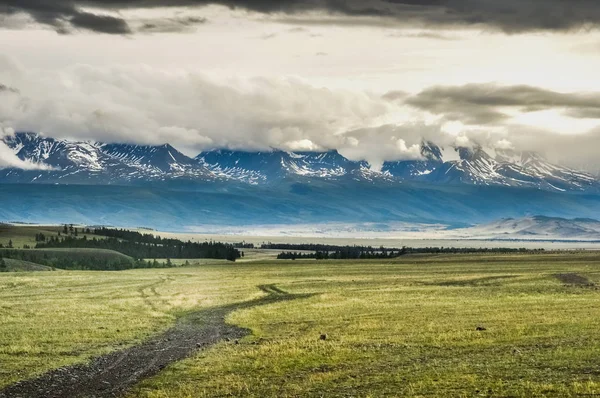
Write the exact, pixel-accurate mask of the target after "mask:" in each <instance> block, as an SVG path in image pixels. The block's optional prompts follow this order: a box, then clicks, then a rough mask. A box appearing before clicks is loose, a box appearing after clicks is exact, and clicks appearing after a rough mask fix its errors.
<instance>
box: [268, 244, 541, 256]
mask: <svg viewBox="0 0 600 398" xmlns="http://www.w3.org/2000/svg"><path fill="white" fill-rule="evenodd" d="M267 246H268V248H270V249H281V248H283V249H288V251H283V252H281V253H280V254H279V255H278V256H277V258H278V259H280V260H296V259H316V260H352V259H354V260H358V259H385V258H396V257H400V256H404V255H406V254H478V253H498V254H505V253H541V252H544V249H526V248H502V247H501V248H456V247H420V248H413V247H406V246H405V247H402V248H400V249H398V248H384V247H383V246H381V247H379V248H378V249H375V248H373V247H371V246H335V245H320V244H268V245H263V248H267ZM289 249H291V250H294V251H291V250H289ZM297 250H303V251H308V252H309V253H306V252H298V251H297ZM312 250H314V251H312Z"/></svg>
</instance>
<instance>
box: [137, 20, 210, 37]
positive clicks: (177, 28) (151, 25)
mask: <svg viewBox="0 0 600 398" xmlns="http://www.w3.org/2000/svg"><path fill="white" fill-rule="evenodd" d="M206 22H207V20H206V18H201V17H179V18H164V19H153V20H147V21H142V24H141V26H140V27H139V28H138V29H137V30H138V31H139V32H143V33H178V32H189V31H191V30H193V28H194V27H195V26H197V25H202V24H205V23H206Z"/></svg>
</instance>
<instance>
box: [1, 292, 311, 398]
mask: <svg viewBox="0 0 600 398" xmlns="http://www.w3.org/2000/svg"><path fill="white" fill-rule="evenodd" d="M259 289H261V290H262V291H263V292H265V293H267V295H266V296H264V297H262V298H260V299H256V300H252V301H248V302H243V303H237V304H232V305H228V306H223V307H217V308H211V309H207V310H203V311H199V312H197V313H194V314H192V315H190V316H187V317H185V318H183V319H181V320H179V322H177V324H176V325H175V326H174V327H173V328H171V329H170V330H168V331H166V332H165V333H163V334H161V335H159V336H157V337H155V338H152V339H150V340H148V341H146V342H145V343H143V344H141V345H138V346H134V347H131V348H128V349H125V350H121V351H116V352H113V353H110V354H107V355H104V356H101V357H98V358H95V359H92V360H91V361H90V362H89V363H88V364H83V365H75V366H70V367H65V368H61V369H56V370H53V371H50V372H48V373H46V374H44V375H42V376H40V377H38V378H36V379H32V380H26V381H22V382H19V383H17V384H14V385H12V386H9V387H7V388H6V389H4V390H2V391H0V398H16V397H19V398H76V397H93V398H104V397H119V396H122V395H123V394H124V393H125V392H126V391H127V390H128V389H129V388H131V387H132V386H134V385H135V384H137V383H138V382H140V381H141V380H143V379H145V378H148V377H151V376H153V375H155V374H157V373H158V372H159V371H161V370H162V369H163V368H165V367H166V366H167V365H169V364H171V363H173V362H176V361H180V360H182V359H184V358H186V357H189V356H191V355H193V354H194V353H195V352H197V351H198V350H201V349H205V348H207V347H210V346H211V345H213V344H216V343H217V342H219V341H221V340H224V339H226V338H229V339H230V340H232V341H233V340H236V339H239V338H241V337H243V336H246V335H247V334H249V333H250V331H249V330H247V329H242V328H238V327H235V326H232V325H228V324H226V323H225V317H226V316H227V315H228V314H229V313H230V312H232V311H235V310H240V309H246V308H251V307H255V306H259V305H264V304H270V303H274V302H278V301H286V300H294V299H298V298H306V297H309V296H310V295H294V294H289V293H287V292H285V291H283V290H281V289H279V288H277V287H276V286H274V285H263V286H259Z"/></svg>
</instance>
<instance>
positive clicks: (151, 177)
mask: <svg viewBox="0 0 600 398" xmlns="http://www.w3.org/2000/svg"><path fill="white" fill-rule="evenodd" d="M3 141H4V143H5V144H6V145H7V146H8V147H9V148H11V149H12V150H13V151H14V153H15V154H16V156H17V157H19V158H20V159H21V160H26V161H30V162H32V163H36V164H43V165H46V166H49V167H50V168H51V169H50V170H21V169H2V170H0V181H4V182H14V183H28V182H43V183H73V184H87V183H95V184H127V183H133V182H144V181H156V180H159V181H160V180H166V179H171V178H188V179H198V178H200V179H206V180H211V179H212V180H214V179H216V178H217V177H216V176H215V175H214V174H213V173H212V172H211V171H210V170H208V169H206V168H204V167H203V166H202V165H200V164H198V162H195V161H194V160H193V159H190V158H189V157H187V156H185V155H183V154H182V153H181V152H179V151H177V150H176V149H175V148H173V147H171V146H170V145H163V146H138V145H127V144H102V143H97V142H78V141H68V140H56V139H54V138H49V137H43V136H41V135H38V134H33V133H16V134H15V135H13V136H6V137H4V139H3Z"/></svg>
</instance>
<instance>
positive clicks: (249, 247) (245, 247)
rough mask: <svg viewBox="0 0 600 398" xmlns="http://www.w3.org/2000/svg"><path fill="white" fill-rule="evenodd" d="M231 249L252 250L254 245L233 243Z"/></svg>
mask: <svg viewBox="0 0 600 398" xmlns="http://www.w3.org/2000/svg"><path fill="white" fill-rule="evenodd" d="M233 247H235V248H236V249H254V243H246V242H239V243H234V244H233Z"/></svg>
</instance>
